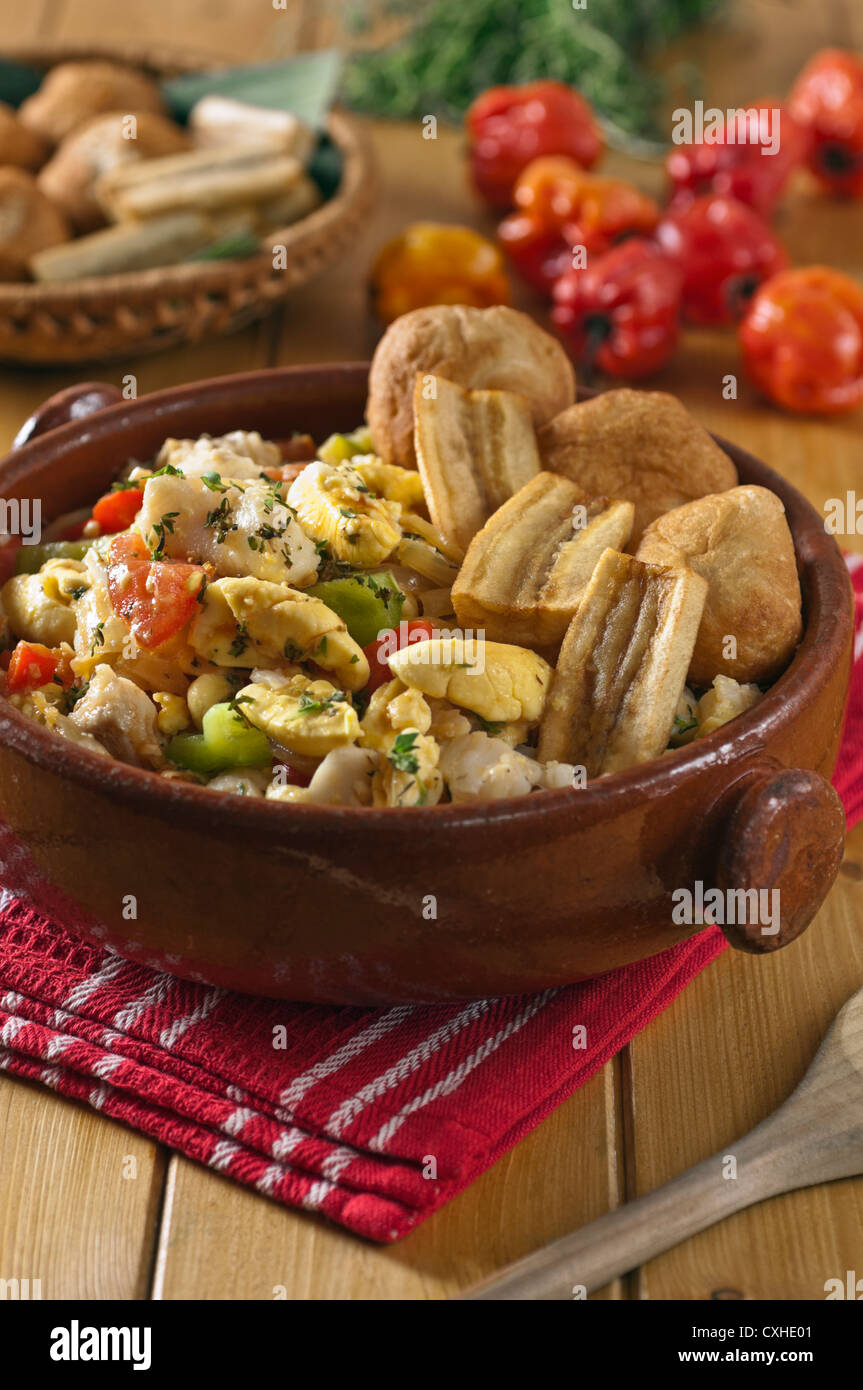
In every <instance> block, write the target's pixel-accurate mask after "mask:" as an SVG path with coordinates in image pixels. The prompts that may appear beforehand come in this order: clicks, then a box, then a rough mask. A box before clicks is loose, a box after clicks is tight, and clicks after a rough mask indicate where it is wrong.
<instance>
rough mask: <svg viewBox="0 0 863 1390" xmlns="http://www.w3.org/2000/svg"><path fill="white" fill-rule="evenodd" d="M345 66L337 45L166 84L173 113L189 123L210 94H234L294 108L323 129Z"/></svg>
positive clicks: (254, 101) (240, 98)
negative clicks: (197, 107) (197, 105)
mask: <svg viewBox="0 0 863 1390" xmlns="http://www.w3.org/2000/svg"><path fill="white" fill-rule="evenodd" d="M341 70H342V58H341V54H340V53H339V52H338V50H337V49H334V48H326V49H320V50H318V51H316V52H314V53H301V54H299V55H298V56H297V57H295V58H290V59H288V60H287V61H286V62H281V63H261V64H256V65H254V66H249V67H241V68H223V69H219V70H216V71H214V72H208V73H189V74H187V75H185V76H183V77H173V78H171V79H170V80H169V81H167V82H163V83H162V95H163V96H164V98H165V100H166V102H167V103H168V106H169V107H170V109H171V112H172V114H173V115H174V116H175V118H176V119H177V120H179V121H182V122H185V121H187V120H188V118H189V112H190V111H191V109H192V107H193V106H194V105H195V102H197V101H200V99H201V97H205V96H221V97H232V98H233V99H234V100H235V101H247V102H249V104H250V105H252V106H265V107H267V108H268V109H270V110H276V111H292V112H293V113H294V115H296V116H299V118H300V120H302V121H305V122H306V124H307V125H310V126H312V127H313V128H314V129H316V130H321V129H323V127H324V125H325V124H326V117H327V112H328V111H329V109H330V106H331V105H332V103H333V99H334V97H335V92H336V88H337V87H338V84H339V79H340V77H341Z"/></svg>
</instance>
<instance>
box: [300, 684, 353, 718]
mask: <svg viewBox="0 0 863 1390" xmlns="http://www.w3.org/2000/svg"><path fill="white" fill-rule="evenodd" d="M344 698H345V693H344V691H343V690H334V691H333V693H332V695H328V696H327V697H326V699H325V700H316V699H315V698H314V696H312V695H309V693H308V691H305V690H304V691H303V693H302V695H301V696H300V703H299V708H298V710H297V713H298V714H335V712H336V711H335V708H334V707H335V706H336V705H338V704H341V702H342V700H344Z"/></svg>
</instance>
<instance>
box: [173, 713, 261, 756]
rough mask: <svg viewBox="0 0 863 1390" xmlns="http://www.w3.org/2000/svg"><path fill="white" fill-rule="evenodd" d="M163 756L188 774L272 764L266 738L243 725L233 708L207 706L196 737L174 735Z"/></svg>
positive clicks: (243, 721) (245, 724)
mask: <svg viewBox="0 0 863 1390" xmlns="http://www.w3.org/2000/svg"><path fill="white" fill-rule="evenodd" d="M165 754H166V756H167V757H168V758H170V760H171V762H172V763H176V764H177V766H178V767H185V768H188V769H189V771H190V772H204V773H214V772H226V771H227V769H228V768H232V767H262V766H263V765H264V764H266V763H268V762H271V761H272V756H273V755H272V753H271V752H270V745H269V743H268V741H267V738H266V735H265V734H262V733H261V731H260V729H253V728H252V727H251V725H249V724H247V723H246V721H245V719H244V718H243V716H242V714H241V713H240V711H239V710H238V709H237V708H236V706H232V705H231V704H229V703H225V704H218V705H211V707H210V708H209V709H208V710H207V713H206V714H205V715H204V726H203V732H202V733H200V734H175V735H174V737H173V738H172V739H171V742H170V743H169V744H168V746H167V748H166V749H165Z"/></svg>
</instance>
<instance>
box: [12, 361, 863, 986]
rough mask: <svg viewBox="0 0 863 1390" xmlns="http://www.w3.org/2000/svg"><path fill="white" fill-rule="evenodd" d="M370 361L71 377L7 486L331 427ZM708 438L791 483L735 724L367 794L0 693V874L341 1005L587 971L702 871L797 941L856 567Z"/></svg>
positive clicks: (642, 947) (224, 966)
mask: <svg viewBox="0 0 863 1390" xmlns="http://www.w3.org/2000/svg"><path fill="white" fill-rule="evenodd" d="M366 380H367V366H366V365H364V364H350V365H345V366H319V367H303V368H277V369H275V370H270V371H258V372H248V373H243V374H241V375H238V376H232V377H224V378H221V379H218V380H212V381H205V382H197V383H193V384H192V385H187V386H181V387H177V388H174V389H172V390H169V391H160V392H157V393H155V394H154V395H151V396H145V397H143V398H142V399H140V400H137V401H120V400H118V393H117V391H116V390H115V389H114V388H113V387H107V386H100V385H98V384H94V383H89V384H84V385H82V386H80V387H75V388H73V389H72V390H71V391H68V392H64V393H63V394H62V395H61V396H60V397H55V398H54V399H53V400H52V401H50V402H48V403H47V405H46V406H45V407H44V408H43V409H42V411H40V412H38V413H37V415H36V416H35V417H34V419H33V420H31V421H29V422H28V424H27V426H26V427H25V429H24V430H23V431H22V433H21V435H20V436H19V441H20V442H19V447H18V448H17V449H16V451H15V452H14V453H12V454H11V455H10V456H9V457H8V458H7V459H5V460H4V461H3V462H2V463H0V494H2V496H4V497H6V498H13V497H28V498H37V497H38V498H40V499H41V501H42V508H43V520H44V519H47V518H50V517H52V516H56V515H58V514H60V513H62V512H65V511H69V510H72V509H73V508H76V507H79V506H82V505H84V504H86V503H87V502H88V501H90V500H91V499H92V498H93V497H95V496H96V495H98V493H100V492H101V491H103V490H104V489H105V488H106V486H107V485H108V484H109V483H110V482H111V480H112V479H113V477H114V476H115V474H116V473H117V471H118V469H119V468H120V467H121V465H122V464H123V463H124V462H125V461H126V460H127V459H128V458H129V457H130V456H134V457H136V458H140V459H144V458H147V457H149V456H150V455H151V454H152V453H153V452H154V450H155V449H156V447H157V446H158V445H159V444H160V443H161V441H162V440H163V439H164V438H165V436H166V435H175V436H188V435H197V434H199V433H201V432H203V431H208V432H210V433H211V434H220V433H223V432H224V431H227V430H231V429H259V430H260V431H261V432H262V433H263V434H264V435H265V436H269V437H271V438H281V437H285V436H286V435H288V434H289V433H290V432H291V431H292V430H295V429H297V430H303V431H309V432H310V433H311V434H312V435H314V436H315V437H316V438H321V437H323V436H324V435H326V434H327V433H329V432H330V431H331V430H334V429H349V428H352V427H354V426H355V425H356V424H358V423H359V421H360V420H361V419H362V416H363V410H364V405H365V397H366ZM105 407H107V408H105ZM90 410H96V412H97V413H96V414H92V415H88V414H87V412H88V411H90ZM45 431H47V433H46V432H45ZM27 441H29V442H27ZM720 443H721V444H722V447H723V448H724V449H725V450H726V452H727V453H728V454H729V455H730V456H731V458H732V459H733V460H734V462H735V464H736V465H737V468H738V470H739V472H740V479H741V481H742V482H751V483H758V484H760V485H762V486H765V487H769V488H771V489H772V490H773V491H774V492H776V493H778V495H779V496H780V497H781V498H782V501H783V502H784V504H785V508H786V511H787V514H788V520H789V522H790V525H791V529H792V531H793V534H794V540H795V546H796V550H797V558H798V563H799V567H800V574H801V581H802V586H803V594H804V603H805V635H804V638H803V642H802V644H801V646H800V648H799V650H798V652H797V655H796V656H795V658H794V660H793V662H792V664H791V665H790V667H789V668H788V670H787V671H786V672H785V673H784V674H783V676H782V677H781V678H780V680H779V681H777V683H776V684H775V685H774V686H773V687H772V689H771V690H770V691H769V692H768V693H767V694H766V695H765V697H764V698H763V700H762V701H761V702H760V703H759V704H758V705H757V706H756V708H755V709H753V710H750V711H749V712H748V713H746V714H744V715H742V716H741V717H740V718H738V719H736V720H735V721H734V722H733V723H732V724H730V725H729V726H727V728H723V729H719V730H717V731H716V732H715V733H713V734H711V735H709V736H708V737H707V738H705V739H703V740H700V741H699V742H697V743H695V744H693V745H690V746H689V747H688V748H684V749H680V750H678V751H675V752H672V753H668V754H666V755H665V756H664V757H662V758H661V759H659V760H657V761H654V762H651V763H648V764H645V765H643V766H641V767H637V768H634V769H632V770H631V771H628V772H624V773H617V774H614V775H613V776H610V777H606V778H603V779H601V780H599V781H597V782H595V783H592V784H591V785H589V786H588V787H587V788H583V789H570V788H567V789H562V790H558V791H550V792H543V793H541V794H534V795H533V796H528V797H519V798H517V799H514V800H509V801H500V802H496V803H493V804H479V805H458V806H456V805H449V806H442V807H429V808H410V809H399V808H385V809H369V810H367V809H361V808H358V809H354V808H341V807H313V806H302V805H298V806H286V805H280V804H278V803H273V802H267V801H264V800H258V799H250V800H243V799H241V798H239V797H234V796H222V795H217V794H216V793H213V792H209V791H207V790H206V788H203V787H195V786H191V785H188V784H184V783H178V782H166V781H165V780H163V779H159V778H158V777H157V776H155V775H154V774H151V773H148V772H144V771H140V770H138V769H135V768H131V767H126V766H124V765H123V764H121V763H116V762H108V761H106V760H105V759H104V758H101V757H99V756H98V755H95V754H90V753H87V752H85V751H83V750H81V749H79V748H77V747H74V746H73V745H71V744H68V743H66V742H65V741H63V740H62V739H60V738H58V737H56V736H54V735H53V734H51V733H49V732H48V731H46V730H44V729H41V728H40V727H38V726H37V725H36V724H34V723H32V722H31V721H29V720H27V719H25V718H24V717H23V716H22V715H20V714H18V713H17V712H16V711H15V710H14V709H12V708H11V707H9V706H7V705H6V704H5V703H3V702H0V816H2V819H3V822H5V827H4V830H3V839H2V844H0V882H3V883H4V884H5V885H6V886H8V887H10V888H12V889H23V890H25V891H26V892H28V893H29V894H30V895H31V897H32V898H33V899H35V901H36V903H37V904H38V905H39V906H41V907H42V908H44V909H45V910H47V911H48V912H53V913H54V914H55V915H56V916H58V917H59V918H60V919H61V920H62V921H64V922H65V923H67V924H69V925H71V926H74V927H75V928H76V929H77V930H78V931H80V932H82V933H83V934H84V935H85V936H87V937H89V938H91V939H94V940H96V941H97V942H99V943H101V944H104V945H109V946H111V947H112V948H114V949H116V950H117V951H119V952H121V953H122V954H123V955H127V956H129V957H132V958H134V959H136V960H140V961H144V962H146V963H147V964H151V965H155V966H159V967H162V968H164V969H167V970H169V971H172V972H174V973H175V974H179V975H183V976H186V977H189V978H192V979H197V980H206V981H208V982H211V983H212V984H215V985H222V986H228V987H232V988H235V989H241V990H247V991H250V992H252V993H259V994H269V995H276V996H281V997H284V998H290V999H300V1000H314V1001H320V1002H332V1003H346V1004H363V1005H371V1004H386V1003H392V1002H394V1001H400V1000H450V999H457V998H469V997H473V996H481V995H489V994H505V993H512V992H520V991H526V990H535V989H539V988H542V987H545V986H551V985H561V984H565V983H568V982H571V981H574V980H579V979H584V978H587V977H589V976H592V975H596V974H600V973H602V972H603V971H606V970H610V969H612V968H613V967H615V966H619V965H622V964H624V963H626V962H628V961H634V960H638V959H640V958H642V957H645V956H650V955H653V954H654V953H656V952H658V951H661V950H663V949H664V948H666V947H668V946H671V945H673V944H674V943H675V942H677V941H680V940H682V939H683V938H684V937H687V936H691V935H693V934H694V933H696V932H698V931H700V930H703V926H702V925H699V923H698V922H697V921H696V922H693V923H692V924H690V925H681V924H679V923H675V921H674V920H673V915H672V913H673V906H674V901H675V900H674V899H673V898H672V894H673V893H674V892H675V890H679V889H681V888H689V889H690V890H691V891H693V892H697V889H696V888H695V885H696V884H697V883H699V882H700V883H701V884H703V888H704V891H707V890H708V889H709V888H711V887H719V888H720V889H723V890H726V891H727V890H728V889H733V888H739V889H749V888H756V889H766V890H773V889H778V890H779V893H780V903H781V913H780V919H779V921H778V929H777V930H776V931H773V932H769V933H765V932H764V931H763V930H762V927H759V926H754V925H750V926H747V925H742V926H728V927H725V928H724V929H725V931H726V935H728V937H729V939H730V940H731V942H732V944H733V945H734V946H737V947H740V948H742V949H744V950H749V951H752V952H764V951H771V950H775V949H776V948H777V947H779V946H783V945H785V944H786V943H787V942H788V941H791V940H793V938H794V937H795V936H797V935H799V933H800V932H801V931H803V930H804V928H805V927H806V926H807V925H808V923H809V922H810V921H811V919H812V917H813V916H814V914H815V912H816V910H817V908H818V907H819V905H820V903H821V902H822V900H823V899H824V896H825V894H826V893H827V891H828V889H829V887H830V885H831V884H832V882H833V879H834V878H835V876H836V872H837V870H838V866H839V861H840V858H841V853H842V844H843V834H844V818H843V814H842V808H841V805H840V803H839V800H838V797H837V796H836V794H835V792H834V791H833V789H832V787H831V786H830V783H829V782H828V781H827V780H826V779H827V778H828V777H829V776H830V773H831V771H832V768H833V765H834V761H835V757H836V752H837V747H838V743H839V737H840V732H841V726H842V717H843V711H844V707H845V700H846V695H847V690H848V681H849V674H850V655H851V640H852V621H851V600H850V584H849V580H848V576H847V573H846V570H845V566H844V564H843V561H842V557H841V555H840V553H839V550H838V548H837V546H836V544H835V542H834V540H833V539H832V538H831V537H830V536H829V535H828V534H827V533H826V532H825V529H824V525H823V522H822V519H821V518H820V517H819V516H818V515H817V513H816V512H815V511H814V510H813V508H812V507H810V505H809V504H808V502H806V501H805V500H804V498H803V497H801V495H800V494H799V493H798V492H796V491H795V489H794V488H793V487H791V486H790V484H789V483H787V482H786V481H785V480H784V479H782V478H780V477H779V476H778V475H777V474H776V473H773V472H772V471H771V470H770V469H769V468H767V467H765V465H764V464H762V463H759V462H758V461H757V460H756V459H754V458H751V457H750V456H749V455H748V454H746V453H744V452H743V450H741V449H738V448H737V447H736V446H734V445H731V444H726V443H724V442H723V441H720ZM677 915H679V914H677Z"/></svg>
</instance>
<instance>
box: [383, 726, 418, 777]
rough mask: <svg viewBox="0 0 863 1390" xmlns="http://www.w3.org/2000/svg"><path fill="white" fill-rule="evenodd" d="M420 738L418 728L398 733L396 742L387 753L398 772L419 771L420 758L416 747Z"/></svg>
mask: <svg viewBox="0 0 863 1390" xmlns="http://www.w3.org/2000/svg"><path fill="white" fill-rule="evenodd" d="M418 738H419V734H418V733H417V731H416V729H411V730H410V731H409V732H407V733H404V734H397V735H396V739H395V742H394V744H393V746H392V748H391V749H390V751H389V753H387V758H388V759H389V761H390V762H391V763H392V765H393V767H394V768H395V769H396V771H397V772H413V773H417V772H419V767H420V760H419V758H418V756H417V754H416V751H415V748H414V745H415V743H416V741H417V739H418Z"/></svg>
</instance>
